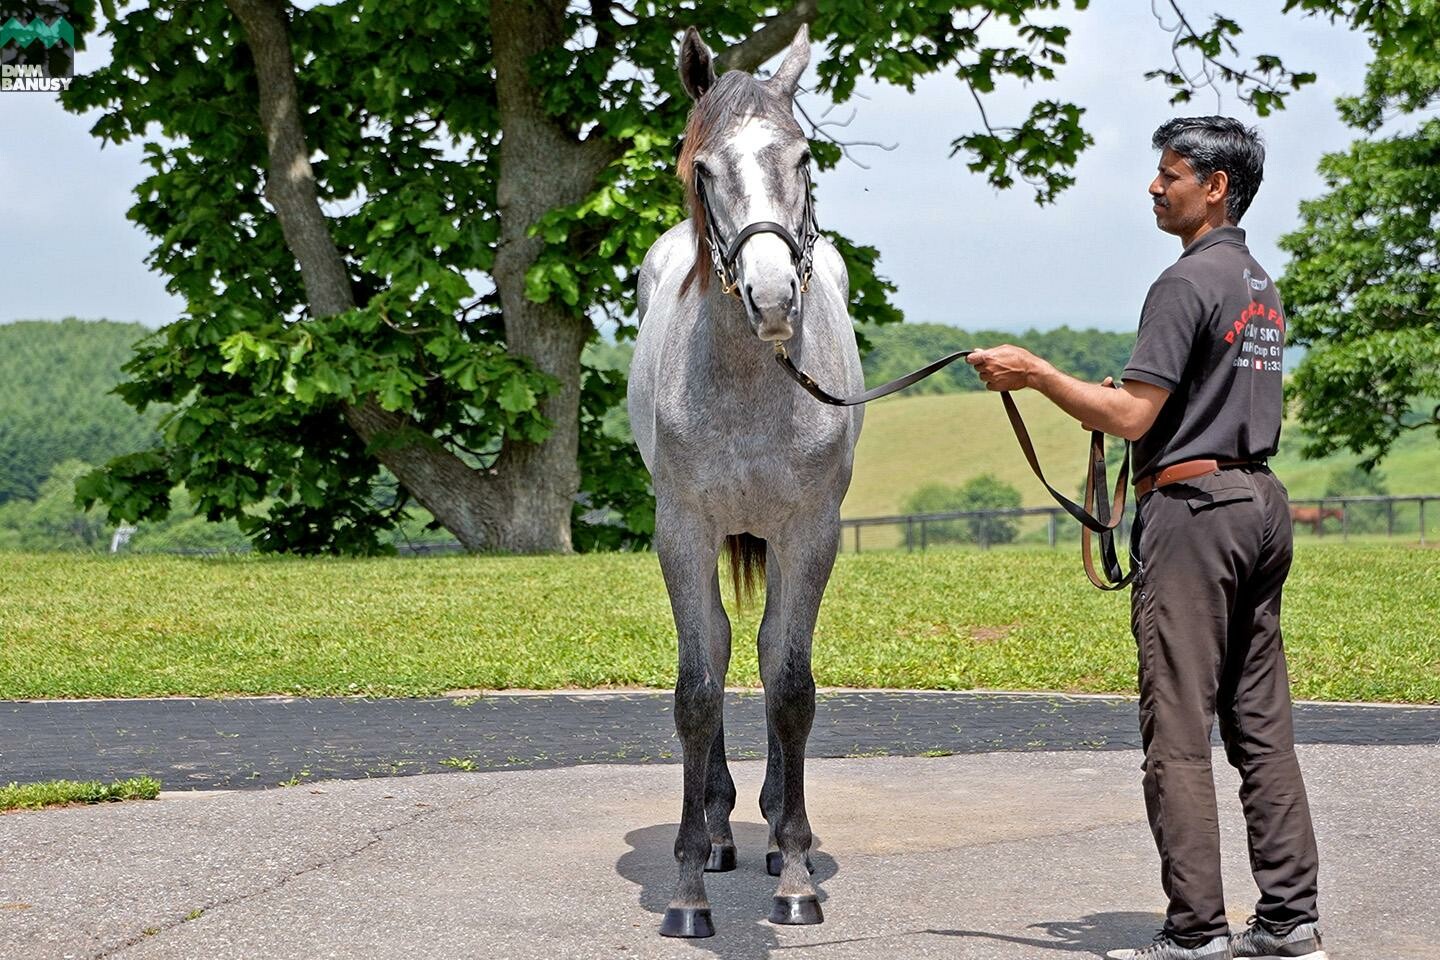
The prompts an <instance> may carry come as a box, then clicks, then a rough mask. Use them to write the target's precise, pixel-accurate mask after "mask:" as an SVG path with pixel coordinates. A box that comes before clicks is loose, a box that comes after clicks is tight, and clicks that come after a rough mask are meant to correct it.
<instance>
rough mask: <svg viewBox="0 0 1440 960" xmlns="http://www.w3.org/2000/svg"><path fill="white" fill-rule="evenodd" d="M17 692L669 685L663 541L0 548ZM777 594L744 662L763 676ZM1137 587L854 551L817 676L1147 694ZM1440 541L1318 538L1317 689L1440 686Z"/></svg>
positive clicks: (1384, 693)
mask: <svg viewBox="0 0 1440 960" xmlns="http://www.w3.org/2000/svg"><path fill="white" fill-rule="evenodd" d="M0 583H3V584H4V586H3V588H0V637H3V641H0V698H9V699H15V698H49V697H136V696H161V695H171V694H187V695H222V694H262V693H295V694H374V695H380V694H385V695H415V694H436V693H441V692H444V691H447V690H457V689H466V688H557V687H596V686H612V685H613V686H654V687H662V688H665V687H670V686H671V685H673V683H674V675H675V641H674V638H673V627H672V624H671V619H670V608H669V602H668V600H667V598H666V595H665V590H664V587H663V585H662V583H661V578H660V573H659V569H658V565H657V562H656V560H655V557H654V556H653V555H648V554H639V555H633V554H632V555H626V554H611V555H603V554H600V555H587V556H574V557H538V558H535V557H445V558H430V559H407V560H400V559H382V560H294V559H274V558H271V559H254V558H240V559H195V558H180V557H163V556H130V557H124V558H118V559H117V558H110V557H104V556H74V555H26V554H0ZM759 606H760V605H759V603H758V602H757V603H756V604H754V605H752V607H751V608H750V609H748V610H746V611H744V612H742V613H741V614H740V615H739V616H738V618H735V619H736V629H735V635H736V643H735V647H736V651H735V659H734V661H733V663H732V665H731V670H730V676H729V682H730V683H732V684H739V685H755V684H756V683H757V682H758V679H757V669H756V662H755V652H754V643H753V640H752V638H753V637H754V634H755V629H756V625H757V617H758V614H759ZM1128 610H1129V605H1128V599H1127V598H1126V597H1125V596H1114V595H1106V594H1102V593H1100V592H1099V591H1096V590H1094V589H1093V588H1091V587H1090V586H1089V584H1088V583H1087V582H1086V581H1085V578H1084V576H1083V575H1082V574H1081V572H1080V569H1079V560H1078V558H1077V557H1076V556H1075V554H1074V550H1073V549H1069V548H1067V549H1061V550H1055V551H1051V550H1046V549H1043V548H1042V549H1033V550H1032V549H1023V550H1021V549H1007V550H995V551H991V552H989V553H980V552H971V551H959V550H956V551H944V552H940V551H936V552H931V553H929V554H927V555H923V556H922V555H919V554H915V555H907V554H903V553H867V554H861V555H858V556H856V555H842V556H841V557H840V559H839V561H838V563H837V565H836V570H835V575H834V578H833V579H832V581H831V584H830V588H829V592H828V594H827V596H826V601H825V606H824V608H823V609H822V612H821V617H820V624H819V627H818V629H817V632H816V644H815V648H816V649H815V674H816V679H817V681H818V682H819V683H820V684H822V685H830V686H858V687H883V686H888V687H921V688H932V689H933V688H944V689H971V688H992V689H1023V690H1060V691H1085V692H1120V693H1124V692H1129V691H1132V690H1133V689H1134V684H1135V652H1134V643H1133V641H1132V640H1131V638H1130V633H1129V612H1128ZM1437 623H1440V550H1425V549H1420V548H1416V547H1406V546H1402V545H1398V544H1392V545H1386V544H1350V545H1342V544H1338V543H1337V544H1331V543H1316V544H1306V545H1304V546H1303V547H1302V548H1301V549H1300V550H1299V552H1298V556H1297V560H1296V565H1295V572H1294V574H1293V575H1292V577H1291V581H1290V589H1289V591H1288V593H1287V596H1286V608H1285V631H1286V640H1287V647H1288V649H1289V651H1290V659H1291V674H1292V677H1293V682H1294V687H1295V691H1296V694H1297V695H1298V696H1301V697H1307V698H1317V699H1343V700H1390V701H1409V702H1440V641H1437V627H1436V624H1437Z"/></svg>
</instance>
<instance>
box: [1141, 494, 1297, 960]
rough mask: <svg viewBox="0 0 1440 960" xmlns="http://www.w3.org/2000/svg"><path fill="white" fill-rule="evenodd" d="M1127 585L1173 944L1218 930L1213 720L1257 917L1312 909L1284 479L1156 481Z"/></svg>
mask: <svg viewBox="0 0 1440 960" xmlns="http://www.w3.org/2000/svg"><path fill="white" fill-rule="evenodd" d="M1139 509H1140V511H1141V517H1142V519H1143V530H1142V531H1141V535H1140V557H1141V572H1140V575H1139V577H1138V578H1137V579H1136V582H1135V586H1134V587H1133V589H1132V593H1131V626H1132V629H1133V630H1134V633H1135V641H1136V644H1137V645H1138V648H1139V657H1140V733H1141V739H1142V742H1143V744H1144V747H1145V764H1144V770H1145V776H1144V789H1145V808H1146V812H1147V813H1148V814H1149V818H1150V829H1151V831H1152V832H1153V833H1154V834H1155V845H1156V847H1157V848H1159V851H1160V883H1161V885H1162V886H1163V888H1164V890H1165V894H1166V896H1168V897H1169V898H1170V907H1169V910H1168V912H1167V915H1166V920H1165V929H1166V931H1167V932H1168V933H1169V934H1170V935H1171V936H1172V937H1174V938H1176V939H1177V940H1179V941H1181V942H1182V943H1191V944H1193V943H1194V942H1195V941H1198V940H1201V939H1208V938H1210V937H1214V936H1220V935H1222V934H1224V933H1226V932H1227V930H1228V923H1227V921H1226V917H1225V897H1224V893H1223V892H1222V890H1221V884H1220V831H1219V820H1218V816H1217V814H1216V808H1215V782H1214V779H1213V774H1212V770H1211V767H1210V731H1211V729H1212V727H1213V726H1214V722H1215V719H1216V718H1217V717H1218V718H1219V720H1220V735H1221V739H1222V740H1223V741H1224V743H1225V755H1226V758H1227V759H1228V760H1229V761H1230V764H1231V765H1232V766H1234V767H1235V768H1236V769H1237V770H1239V771H1240V781H1241V785H1240V802H1241V806H1242V807H1243V809H1244V811H1245V822H1246V826H1247V828H1248V839H1249V846H1250V869H1251V871H1252V872H1253V873H1254V876H1255V883H1256V885H1257V886H1258V887H1259V889H1260V901H1259V904H1258V905H1257V906H1256V908H1255V912H1256V914H1257V915H1258V916H1259V917H1260V919H1261V920H1262V921H1263V922H1265V924H1266V926H1268V927H1270V928H1271V929H1272V930H1274V931H1276V932H1279V933H1284V932H1288V930H1289V929H1290V928H1292V927H1294V926H1295V925H1296V924H1299V923H1305V922H1307V921H1313V920H1316V919H1317V918H1318V914H1317V912H1316V889H1317V876H1318V873H1319V857H1318V854H1317V852H1316V848H1315V832H1314V828H1313V827H1312V826H1311V821H1310V807H1309V804H1308V803H1307V801H1306V798H1305V784H1304V782H1303V780H1302V779H1301V776H1300V766H1299V764H1298V763H1297V762H1296V759H1295V737H1294V728H1293V725H1292V721H1291V710H1290V678H1289V675H1288V674H1287V672H1286V669H1285V650H1284V647H1283V645H1282V643H1281V640H1280V594H1281V589H1282V588H1283V587H1284V585H1285V577H1286V575H1287V574H1288V573H1289V572H1290V556H1291V529H1290V511H1289V501H1288V499H1287V497H1286V493H1285V488H1284V487H1283V486H1282V485H1281V484H1280V481H1279V480H1277V479H1276V478H1275V476H1274V474H1272V473H1271V472H1270V471H1269V470H1267V469H1264V468H1251V467H1244V468H1234V469H1227V470H1222V471H1219V472H1216V473H1212V474H1207V475H1206V476H1203V477H1199V478H1196V479H1194V480H1190V481H1186V482H1185V483H1177V484H1172V485H1170V486H1166V487H1161V488H1159V489H1157V490H1155V491H1154V492H1152V493H1150V494H1148V495H1147V496H1146V497H1145V499H1144V500H1143V501H1141V503H1140V508H1139Z"/></svg>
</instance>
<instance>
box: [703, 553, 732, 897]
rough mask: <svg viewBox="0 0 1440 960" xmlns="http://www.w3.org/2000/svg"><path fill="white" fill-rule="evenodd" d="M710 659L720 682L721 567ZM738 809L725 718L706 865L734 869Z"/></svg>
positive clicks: (725, 650) (709, 792)
mask: <svg viewBox="0 0 1440 960" xmlns="http://www.w3.org/2000/svg"><path fill="white" fill-rule="evenodd" d="M710 660H711V662H712V663H713V664H714V665H715V673H716V676H717V678H718V679H719V682H720V684H721V686H722V687H723V686H724V684H725V674H726V672H727V671H728V670H729V669H730V618H729V617H727V616H726V615H725V604H724V602H723V601H722V600H721V598H720V571H719V569H718V568H717V569H716V571H715V576H714V577H713V578H712V579H711V589H710ZM734 809H735V780H734V779H733V778H732V777H731V776H730V767H729V765H728V764H727V763H726V762H725V721H724V714H723V711H722V714H721V720H720V729H719V730H718V731H716V733H715V740H714V742H713V743H712V744H711V746H710V762H709V772H708V774H707V776H706V780H705V826H706V828H707V829H708V830H709V831H710V859H709V860H708V861H707V862H706V863H705V869H706V870H708V871H711V872H714V873H723V872H725V871H727V870H734V869H735V836H734V834H733V833H731V831H730V812H731V811H732V810H734Z"/></svg>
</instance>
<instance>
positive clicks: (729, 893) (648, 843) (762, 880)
mask: <svg viewBox="0 0 1440 960" xmlns="http://www.w3.org/2000/svg"><path fill="white" fill-rule="evenodd" d="M731 828H732V829H733V830H734V833H735V846H736V848H737V849H738V851H739V862H738V865H737V866H736V868H735V869H734V870H732V871H730V872H729V873H707V874H705V893H706V895H707V896H708V897H709V898H710V912H711V916H712V917H713V918H714V921H715V936H713V937H709V938H706V939H703V940H691V941H689V942H690V943H691V944H692V945H694V946H696V947H699V948H702V949H705V950H709V951H710V952H711V953H713V954H715V955H716V956H717V957H724V958H736V960H741V958H743V960H753V958H755V957H764V956H768V955H769V952H770V951H771V950H774V949H776V948H777V947H779V945H780V941H779V938H778V937H777V936H776V931H775V928H774V927H773V926H772V925H771V924H770V923H769V922H768V921H767V920H766V919H765V918H766V917H767V916H769V914H770V898H771V897H773V896H774V895H775V888H776V886H777V885H778V884H779V883H780V881H779V878H777V877H772V876H770V875H769V874H768V873H766V872H765V844H766V840H767V837H768V833H769V831H768V829H767V827H766V826H765V824H763V823H741V822H732V823H731ZM679 829H680V825H679V824H677V823H660V824H656V825H655V826H653V827H642V828H640V829H638V830H631V831H630V832H629V833H627V834H625V842H626V843H628V844H630V850H629V851H627V852H626V853H624V854H622V855H621V857H620V859H619V860H618V861H616V863H615V872H616V873H618V874H620V876H622V877H624V878H625V879H626V880H629V881H630V882H631V883H634V884H637V885H638V886H639V887H640V891H639V899H640V906H642V907H644V908H645V910H646V911H647V912H648V913H651V914H654V918H655V923H654V930H653V933H652V935H653V936H654V937H655V938H656V939H659V937H660V932H659V931H660V917H661V915H662V914H664V913H665V908H666V907H667V906H669V904H670V897H671V895H672V894H673V893H674V892H675V869H676V868H675V854H674V850H675V834H676V832H677V831H678V830H679ZM810 862H811V863H812V864H813V865H814V867H815V874H814V877H813V879H814V881H815V891H816V893H817V894H819V896H820V901H821V903H824V901H825V889H824V886H823V883H824V881H826V880H829V879H830V878H831V877H833V876H835V874H837V873H839V872H840V867H839V865H838V864H837V863H836V862H835V858H834V857H831V856H830V855H829V854H827V853H825V852H824V851H823V850H821V849H820V838H819V837H818V836H816V837H815V841H814V843H813V844H812V846H811V848H810Z"/></svg>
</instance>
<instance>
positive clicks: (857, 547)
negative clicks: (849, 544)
mask: <svg viewBox="0 0 1440 960" xmlns="http://www.w3.org/2000/svg"><path fill="white" fill-rule="evenodd" d="M855 552H856V553H859V552H860V524H858V523H857V524H855Z"/></svg>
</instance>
